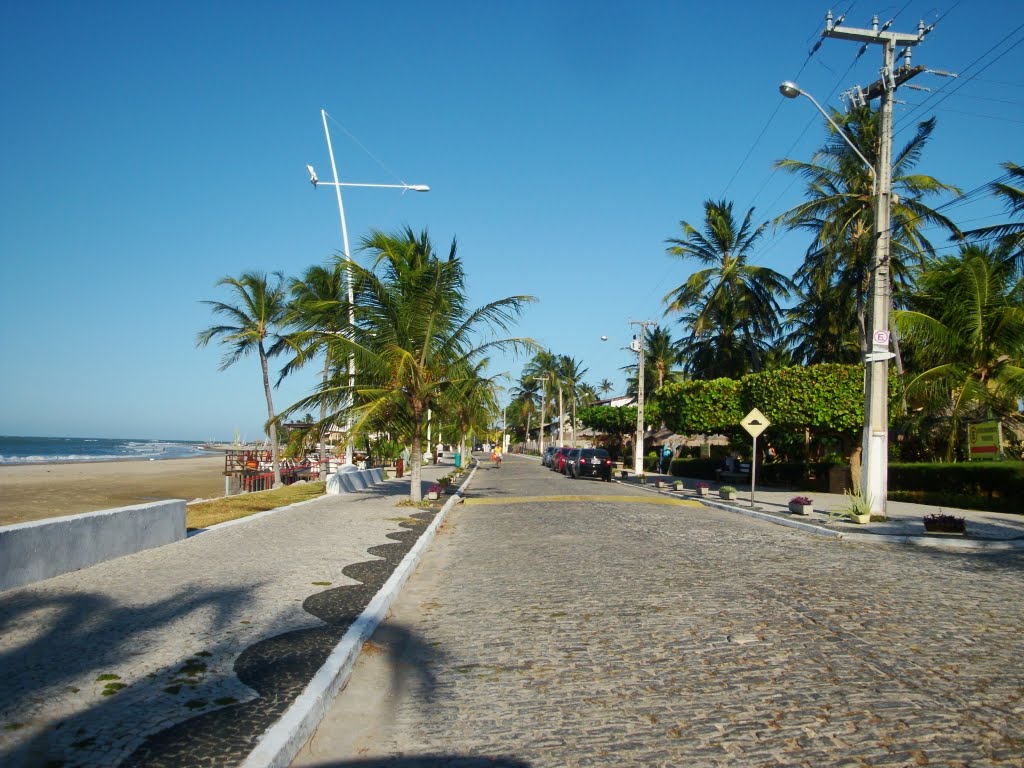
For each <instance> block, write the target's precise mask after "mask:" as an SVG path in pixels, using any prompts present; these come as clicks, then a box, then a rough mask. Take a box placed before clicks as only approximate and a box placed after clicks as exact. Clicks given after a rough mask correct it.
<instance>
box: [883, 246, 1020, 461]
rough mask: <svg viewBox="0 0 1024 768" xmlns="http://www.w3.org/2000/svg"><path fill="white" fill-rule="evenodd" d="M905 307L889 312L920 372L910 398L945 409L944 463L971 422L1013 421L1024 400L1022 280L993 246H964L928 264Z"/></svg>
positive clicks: (911, 386)
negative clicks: (981, 419)
mask: <svg viewBox="0 0 1024 768" xmlns="http://www.w3.org/2000/svg"><path fill="white" fill-rule="evenodd" d="M918 284H919V286H920V291H919V293H917V294H916V295H915V296H914V297H912V299H911V300H910V302H909V303H910V308H909V309H905V310H901V311H897V312H895V313H894V321H895V323H896V327H897V328H899V330H900V332H901V333H902V334H903V336H904V339H905V341H906V344H907V345H908V347H911V349H912V352H913V359H914V360H916V361H917V362H919V363H920V365H921V368H922V369H923V370H921V371H920V372H919V373H917V374H916V375H915V376H914V377H913V378H912V379H911V380H910V381H909V383H908V384H907V395H908V399H910V400H916V401H917V402H922V403H924V404H925V405H926V407H930V408H932V409H938V410H941V411H944V413H945V415H946V416H947V418H948V423H949V435H948V440H947V447H946V458H947V460H950V459H952V457H953V454H954V450H955V447H956V444H957V441H958V439H959V435H960V432H961V431H962V430H961V427H962V426H963V424H964V422H965V421H966V420H967V419H968V418H970V417H978V416H981V417H984V416H988V417H992V415H993V414H996V415H998V416H1001V417H1009V418H1013V419H1017V420H1019V413H1018V410H1017V403H1018V399H1019V398H1021V397H1024V277H1021V276H1020V275H1019V274H1016V273H1015V270H1014V268H1013V266H1012V264H1011V263H1010V262H1009V261H1007V259H1006V258H1005V257H1004V255H1003V254H1002V253H1001V252H999V251H997V250H994V249H991V248H986V247H984V246H981V245H978V244H971V245H966V246H964V247H963V248H962V250H961V252H960V253H959V254H957V255H955V256H946V257H943V258H935V259H931V260H929V261H928V262H927V263H926V264H925V266H924V268H923V270H922V272H921V275H920V277H919V278H918Z"/></svg>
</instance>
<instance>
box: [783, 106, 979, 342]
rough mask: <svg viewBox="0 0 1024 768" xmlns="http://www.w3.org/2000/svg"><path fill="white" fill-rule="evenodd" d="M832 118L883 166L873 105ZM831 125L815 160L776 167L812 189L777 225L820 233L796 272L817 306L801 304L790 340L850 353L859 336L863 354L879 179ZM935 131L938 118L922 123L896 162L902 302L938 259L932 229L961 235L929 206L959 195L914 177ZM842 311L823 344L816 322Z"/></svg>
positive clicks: (894, 239)
mask: <svg viewBox="0 0 1024 768" xmlns="http://www.w3.org/2000/svg"><path fill="white" fill-rule="evenodd" d="M832 118H833V120H835V122H836V123H837V124H838V125H840V126H841V127H842V128H843V130H844V132H845V133H846V135H847V136H848V137H849V138H850V140H851V141H852V142H853V143H854V145H856V147H857V148H858V149H859V150H860V152H861V154H862V155H863V156H864V157H865V158H866V159H867V160H868V161H870V162H871V163H872V164H873V165H874V166H877V164H878V146H879V128H880V117H879V113H878V112H873V111H872V110H871V108H870V106H865V107H860V108H856V109H854V110H852V111H851V112H850V113H849V114H843V113H841V112H837V111H833V112H832ZM826 126H827V131H828V135H829V138H828V141H827V143H826V144H825V146H823V147H822V148H821V149H819V150H818V151H817V152H816V153H815V154H814V156H813V157H812V158H811V161H810V162H803V161H800V160H792V159H786V160H780V161H778V162H777V163H776V167H777V168H781V169H783V170H785V171H788V172H790V173H795V174H797V175H799V176H801V177H802V178H804V179H805V180H806V183H807V187H806V191H805V200H804V202H802V203H800V204H799V205H797V206H795V207H794V208H792V209H790V210H789V211H786V212H785V213H783V214H782V215H780V216H779V217H778V218H776V219H775V223H776V224H778V225H781V226H783V227H786V228H788V229H797V230H802V231H805V232H809V233H811V234H812V235H813V240H812V241H811V244H810V245H809V246H808V248H807V251H806V253H805V255H804V263H803V265H802V266H801V267H800V269H799V270H798V271H797V273H796V282H797V284H798V285H799V286H800V289H801V291H802V293H803V295H804V298H806V299H808V300H809V301H810V302H812V304H811V305H804V306H799V305H798V306H797V308H796V310H795V319H796V320H797V322H796V323H795V324H793V325H791V333H790V336H789V341H790V344H791V346H792V347H794V348H801V347H802V348H804V349H809V348H811V347H813V345H814V344H815V343H822V342H824V343H825V346H827V347H829V348H831V349H834V350H837V351H838V350H847V349H848V346H849V337H850V335H851V334H854V333H855V334H856V337H857V340H858V346H859V349H860V351H861V352H862V353H863V352H866V351H867V349H868V346H869V345H868V339H867V325H866V322H867V301H868V287H869V285H870V281H871V270H872V267H873V265H874V258H875V235H874V204H875V187H874V179H873V176H872V173H871V171H870V170H869V169H868V167H867V166H866V165H865V164H864V161H863V160H861V158H860V157H858V156H857V154H856V153H855V152H854V151H853V150H852V149H851V148H850V146H849V145H848V144H847V143H846V141H845V140H844V139H843V137H842V136H840V135H839V134H838V133H837V132H836V131H835V129H834V128H833V127H832V125H831V124H829V123H827V122H826ZM934 130H935V119H934V118H932V119H929V120H926V121H924V122H922V123H920V124H919V125H918V128H917V131H916V133H915V134H914V136H913V137H911V139H910V140H909V141H908V142H907V144H906V145H905V146H904V147H903V148H902V149H901V150H900V151H899V152H898V153H896V154H895V156H894V157H893V162H892V191H893V193H894V194H893V196H892V204H891V209H890V210H891V231H890V247H889V279H890V284H891V290H892V293H893V300H894V302H895V303H896V304H899V303H900V301H901V300H902V299H901V297H902V296H903V295H905V294H906V293H907V291H908V289H909V288H910V287H911V286H910V272H909V271H908V270H909V269H910V268H911V267H912V266H914V265H916V264H919V263H920V261H921V258H922V257H923V255H925V254H932V253H934V247H933V246H932V243H931V242H930V241H929V240H928V238H927V237H925V235H924V231H925V230H926V229H928V228H931V227H939V228H942V229H945V230H946V231H948V232H952V233H955V232H957V231H958V230H957V228H956V225H954V224H953V222H952V221H950V220H949V219H947V218H946V217H945V216H943V215H942V214H940V213H939V212H938V211H937V210H935V209H932V208H930V207H928V206H927V205H926V204H925V203H924V202H923V201H924V199H925V198H927V197H929V196H932V195H937V194H942V193H954V194H957V193H959V190H958V189H956V188H955V187H951V186H949V185H946V184H943V183H941V182H939V181H938V180H936V179H935V178H933V177H931V176H926V175H921V174H914V173H911V171H912V170H913V168H914V167H915V166H916V165H917V163H918V162H919V161H920V159H921V156H922V154H923V151H924V149H925V146H926V145H927V143H928V140H929V138H930V137H931V135H932V133H933V131H934ZM839 311H843V312H845V313H846V314H845V315H844V316H842V317H840V318H835V319H833V320H832V321H830V326H834V331H833V334H832V338H831V339H830V340H827V341H826V340H825V339H823V338H822V336H823V335H824V329H822V328H821V326H816V325H815V324H814V318H815V317H822V316H824V315H825V314H827V313H829V312H832V313H836V312H839ZM809 330H815V331H816V336H817V338H816V339H814V338H807V337H805V336H804V335H803V333H802V332H803V331H809ZM829 362H835V360H834V359H833V360H830V361H829Z"/></svg>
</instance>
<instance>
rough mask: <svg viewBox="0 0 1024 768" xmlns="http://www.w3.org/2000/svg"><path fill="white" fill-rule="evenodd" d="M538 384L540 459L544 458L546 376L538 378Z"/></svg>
mask: <svg viewBox="0 0 1024 768" xmlns="http://www.w3.org/2000/svg"><path fill="white" fill-rule="evenodd" d="M537 381H539V382H540V457H541V459H543V458H544V401H545V400H546V399H547V394H548V393H547V386H546V385H547V383H548V377H547V376H538V377H537Z"/></svg>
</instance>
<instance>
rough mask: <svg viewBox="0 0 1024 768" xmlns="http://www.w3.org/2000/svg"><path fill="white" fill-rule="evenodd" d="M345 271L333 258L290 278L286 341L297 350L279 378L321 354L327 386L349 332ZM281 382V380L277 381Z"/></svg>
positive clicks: (323, 467)
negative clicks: (341, 340)
mask: <svg viewBox="0 0 1024 768" xmlns="http://www.w3.org/2000/svg"><path fill="white" fill-rule="evenodd" d="M346 269H347V261H346V259H345V258H344V257H336V258H335V259H334V261H333V262H332V263H331V264H329V265H328V266H326V267H324V266H319V265H318V266H313V267H310V268H309V269H307V270H306V273H305V275H303V277H302V279H293V280H292V281H291V285H290V292H291V295H292V301H291V305H290V306H289V311H288V318H287V321H288V325H289V326H291V327H293V328H294V329H295V330H294V332H292V333H290V334H289V335H288V336H287V338H288V341H289V345H290V346H291V347H292V348H293V349H295V350H296V353H295V355H294V357H293V358H292V359H291V360H290V361H288V363H286V364H285V366H284V367H283V368H282V369H281V378H284V377H285V376H287V375H288V374H289V373H291V372H293V371H294V370H297V369H298V368H301V367H302V366H303V365H305V363H306V362H308V361H309V360H311V359H313V358H314V357H315V356H316V355H318V354H319V353H321V352H322V353H323V356H324V367H323V374H322V380H323V385H324V386H327V382H328V380H329V379H330V375H331V369H332V367H333V366H334V365H335V363H336V362H337V361H339V360H340V359H341V358H340V357H339V356H338V355H336V354H333V350H334V348H335V347H337V339H338V336H340V335H341V334H343V333H346V332H347V331H348V329H349V322H348V302H347V300H346V282H345V276H346ZM278 383H280V379H278ZM326 420H327V403H326V402H323V401H322V402H321V403H320V424H319V429H318V430H317V433H318V443H319V450H320V479H321V480H323V479H325V478H326V477H327V445H326V442H325V441H326V434H327V429H328V425H327V423H326Z"/></svg>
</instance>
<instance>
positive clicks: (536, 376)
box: [523, 349, 565, 439]
mask: <svg viewBox="0 0 1024 768" xmlns="http://www.w3.org/2000/svg"><path fill="white" fill-rule="evenodd" d="M523 378H524V379H527V380H530V381H532V382H536V383H538V384H542V385H543V386H542V387H541V400H542V403H541V408H542V410H544V411H546V412H548V413H554V411H555V410H556V409H557V410H558V436H559V438H560V439H561V438H562V437H563V414H562V408H563V406H564V395H565V392H564V382H563V381H562V371H561V368H560V361H559V356H558V355H556V354H555V353H554V352H552V351H551V350H550V349H542V350H539V351H537V352H536V353H535V354H534V356H533V357H532V358H531V359H530V361H529V362H527V363H526V365H524V366H523ZM546 426H547V425H545V424H541V430H543V429H544V428H545V427H546Z"/></svg>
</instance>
